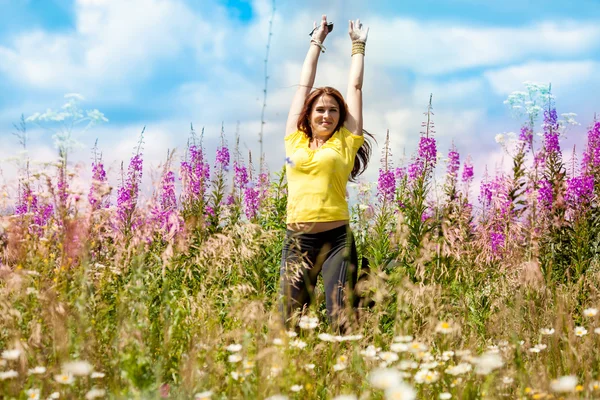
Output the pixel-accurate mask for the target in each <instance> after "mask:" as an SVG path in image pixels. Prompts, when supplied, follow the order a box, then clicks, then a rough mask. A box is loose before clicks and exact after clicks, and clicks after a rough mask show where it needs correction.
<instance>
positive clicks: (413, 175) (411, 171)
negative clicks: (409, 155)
mask: <svg viewBox="0 0 600 400" xmlns="http://www.w3.org/2000/svg"><path fill="white" fill-rule="evenodd" d="M421 175H423V161H422V160H420V159H416V160H415V161H414V162H413V163H411V164H409V165H408V180H409V181H410V182H414V181H415V180H417V179H418V178H419V177H420V176H421Z"/></svg>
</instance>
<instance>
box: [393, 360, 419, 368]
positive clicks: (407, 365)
mask: <svg viewBox="0 0 600 400" xmlns="http://www.w3.org/2000/svg"><path fill="white" fill-rule="evenodd" d="M418 367H419V363H417V362H416V361H410V360H402V361H400V363H399V364H398V369H399V370H401V371H405V370H407V369H417V368H418Z"/></svg>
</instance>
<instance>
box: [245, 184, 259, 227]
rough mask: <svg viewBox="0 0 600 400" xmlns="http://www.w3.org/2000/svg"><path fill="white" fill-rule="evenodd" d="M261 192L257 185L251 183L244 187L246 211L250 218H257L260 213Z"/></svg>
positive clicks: (247, 216)
mask: <svg viewBox="0 0 600 400" xmlns="http://www.w3.org/2000/svg"><path fill="white" fill-rule="evenodd" d="M259 194H260V193H259V191H258V189H257V188H256V187H255V185H252V184H249V185H247V186H246V188H245V189H244V206H245V207H244V212H245V213H246V218H248V219H249V220H253V219H254V218H256V215H257V213H258V206H259Z"/></svg>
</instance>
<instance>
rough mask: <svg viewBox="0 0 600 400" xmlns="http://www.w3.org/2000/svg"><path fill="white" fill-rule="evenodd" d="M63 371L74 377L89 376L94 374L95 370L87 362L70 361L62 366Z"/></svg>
mask: <svg viewBox="0 0 600 400" xmlns="http://www.w3.org/2000/svg"><path fill="white" fill-rule="evenodd" d="M62 370H63V372H66V373H67V374H71V375H73V376H87V375H89V374H91V373H92V371H93V370H94V368H93V367H92V364H90V363H89V362H87V361H70V362H68V363H65V364H64V365H63V366H62Z"/></svg>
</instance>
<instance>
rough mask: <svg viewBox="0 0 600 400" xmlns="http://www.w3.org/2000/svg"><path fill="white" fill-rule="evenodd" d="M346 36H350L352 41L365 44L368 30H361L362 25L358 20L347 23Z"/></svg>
mask: <svg viewBox="0 0 600 400" xmlns="http://www.w3.org/2000/svg"><path fill="white" fill-rule="evenodd" d="M348 34H349V35H350V39H351V40H352V41H353V42H354V41H359V42H363V43H366V42H367V36H369V28H368V27H365V28H364V29H363V24H362V23H361V22H360V19H357V20H356V21H352V20H351V21H348Z"/></svg>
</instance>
